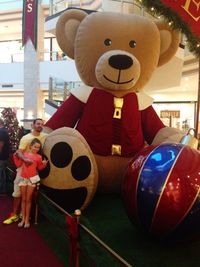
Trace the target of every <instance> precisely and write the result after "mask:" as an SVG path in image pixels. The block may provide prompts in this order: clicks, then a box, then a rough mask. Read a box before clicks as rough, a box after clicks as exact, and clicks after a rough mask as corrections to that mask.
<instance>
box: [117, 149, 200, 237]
mask: <svg viewBox="0 0 200 267" xmlns="http://www.w3.org/2000/svg"><path fill="white" fill-rule="evenodd" d="M199 191H200V153H199V152H198V151H197V150H195V149H192V148H190V147H189V146H187V145H182V144H162V145H159V146H156V147H155V146H150V147H147V148H146V149H144V150H142V152H141V153H139V154H138V155H137V157H135V158H134V159H133V160H132V161H131V162H130V164H129V167H128V169H127V172H126V174H125V178H124V181H123V185H122V193H123V200H124V204H125V208H126V210H127V213H128V216H129V218H130V219H131V221H132V222H133V223H134V224H138V225H140V226H141V227H142V228H143V229H144V230H145V231H147V232H148V233H149V234H152V235H156V236H160V237H163V236H166V235H168V234H171V233H182V234H185V233H187V232H192V231H196V230H198V229H199V225H200V194H199Z"/></svg>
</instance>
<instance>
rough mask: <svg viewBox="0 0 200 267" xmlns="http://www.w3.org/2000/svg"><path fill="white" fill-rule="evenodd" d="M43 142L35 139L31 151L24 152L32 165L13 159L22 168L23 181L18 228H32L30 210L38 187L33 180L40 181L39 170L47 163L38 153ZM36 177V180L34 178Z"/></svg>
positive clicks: (21, 181)
mask: <svg viewBox="0 0 200 267" xmlns="http://www.w3.org/2000/svg"><path fill="white" fill-rule="evenodd" d="M41 146H42V144H41V142H40V141H39V140H38V139H37V138H34V139H33V140H32V142H31V144H30V151H29V152H24V156H25V157H26V158H28V159H30V160H31V161H32V164H30V165H26V163H24V162H23V161H22V160H21V159H19V158H18V157H17V155H14V157H13V159H14V162H15V165H16V167H17V168H18V167H20V166H22V170H21V180H20V182H19V187H20V191H21V196H22V201H21V212H22V220H21V222H20V223H19V224H18V227H24V228H29V227H30V222H29V220H30V210H31V204H32V197H33V192H34V189H35V186H36V183H34V181H31V180H32V179H35V180H38V181H39V176H38V170H41V169H43V168H45V166H46V164H47V161H46V160H42V156H41V155H39V154H38V153H39V152H40V150H41ZM33 177H34V178H33Z"/></svg>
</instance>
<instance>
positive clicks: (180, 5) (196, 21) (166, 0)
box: [161, 0, 200, 37]
mask: <svg viewBox="0 0 200 267" xmlns="http://www.w3.org/2000/svg"><path fill="white" fill-rule="evenodd" d="M161 2H162V3H163V4H165V5H166V6H168V7H170V8H171V9H173V10H174V11H175V12H176V13H177V14H179V15H180V17H181V18H182V19H183V20H184V21H185V22H186V23H187V25H188V26H189V28H190V30H191V32H192V33H194V35H196V36H199V37H200V0H161Z"/></svg>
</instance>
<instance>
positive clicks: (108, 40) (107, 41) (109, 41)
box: [104, 38, 112, 46]
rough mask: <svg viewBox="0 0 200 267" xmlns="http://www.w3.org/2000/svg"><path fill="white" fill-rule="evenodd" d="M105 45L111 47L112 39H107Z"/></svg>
mask: <svg viewBox="0 0 200 267" xmlns="http://www.w3.org/2000/svg"><path fill="white" fill-rule="evenodd" d="M104 44H105V45H106V46H109V45H111V44H112V41H111V40H110V39H108V38H107V39H105V41H104Z"/></svg>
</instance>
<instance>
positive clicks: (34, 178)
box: [29, 175, 40, 184]
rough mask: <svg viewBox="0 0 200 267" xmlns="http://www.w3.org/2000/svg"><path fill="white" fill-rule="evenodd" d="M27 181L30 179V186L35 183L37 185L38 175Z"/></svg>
mask: <svg viewBox="0 0 200 267" xmlns="http://www.w3.org/2000/svg"><path fill="white" fill-rule="evenodd" d="M29 179H30V181H31V183H32V184H36V183H38V182H39V181H40V177H39V175H35V176H33V177H30V178H29Z"/></svg>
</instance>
